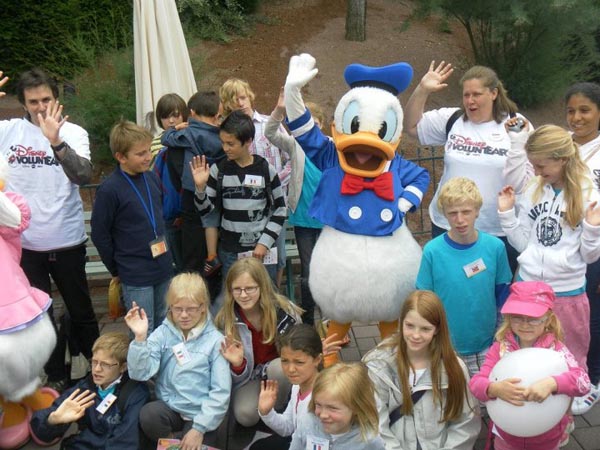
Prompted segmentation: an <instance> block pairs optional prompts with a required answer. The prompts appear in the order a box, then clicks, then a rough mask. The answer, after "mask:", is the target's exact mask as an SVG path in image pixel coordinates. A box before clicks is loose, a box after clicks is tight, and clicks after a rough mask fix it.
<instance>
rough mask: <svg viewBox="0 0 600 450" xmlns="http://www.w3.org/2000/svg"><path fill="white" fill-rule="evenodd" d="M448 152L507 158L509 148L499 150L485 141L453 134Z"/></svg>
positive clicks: (448, 145) (447, 148)
mask: <svg viewBox="0 0 600 450" xmlns="http://www.w3.org/2000/svg"><path fill="white" fill-rule="evenodd" d="M446 150H455V151H457V152H462V153H465V154H468V155H480V154H483V155H496V156H506V155H507V154H508V149H507V148H497V147H492V146H491V145H488V144H487V143H486V142H485V141H476V140H474V139H471V138H470V137H468V136H467V137H465V136H460V135H458V134H451V135H450V139H448V144H447V145H446Z"/></svg>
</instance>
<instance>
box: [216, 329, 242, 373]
mask: <svg viewBox="0 0 600 450" xmlns="http://www.w3.org/2000/svg"><path fill="white" fill-rule="evenodd" d="M221 354H222V355H223V358H225V359H226V360H227V361H229V364H231V365H232V366H233V367H240V366H241V365H242V364H243V362H244V344H242V343H241V342H240V341H238V340H237V339H234V338H233V336H232V335H230V334H228V335H227V336H226V337H225V339H224V340H223V342H221Z"/></svg>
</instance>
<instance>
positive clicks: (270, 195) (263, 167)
mask: <svg viewBox="0 0 600 450" xmlns="http://www.w3.org/2000/svg"><path fill="white" fill-rule="evenodd" d="M260 168H261V171H262V176H263V178H264V180H265V191H266V193H267V208H269V209H271V207H272V206H273V204H274V203H275V201H274V199H273V187H272V186H271V173H270V172H269V161H267V160H266V159H265V158H262V161H261V165H260ZM280 181H281V180H280Z"/></svg>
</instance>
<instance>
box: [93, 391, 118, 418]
mask: <svg viewBox="0 0 600 450" xmlns="http://www.w3.org/2000/svg"><path fill="white" fill-rule="evenodd" d="M116 399H117V397H116V396H115V395H114V394H108V395H107V396H106V397H104V400H102V402H100V404H99V405H98V406H96V411H98V412H99V413H100V414H104V413H105V412H106V411H108V408H110V406H111V405H112V404H113V403H114V402H115V400H116Z"/></svg>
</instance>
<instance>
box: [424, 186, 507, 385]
mask: <svg viewBox="0 0 600 450" xmlns="http://www.w3.org/2000/svg"><path fill="white" fill-rule="evenodd" d="M482 203H483V199H482V197H481V194H480V192H479V189H477V186H476V185H475V183H474V182H473V181H472V180H470V179H468V178H463V177H455V178H451V179H450V180H448V182H447V183H446V184H445V185H444V186H443V187H442V189H441V190H440V195H439V196H438V207H439V208H440V210H441V211H443V213H444V216H445V217H446V219H447V220H448V223H449V225H450V230H449V231H448V232H446V233H444V234H442V235H441V236H438V237H437V238H435V239H433V240H431V241H430V242H428V243H427V244H426V245H425V248H424V249H423V258H422V260H421V266H420V268H419V274H418V275H417V282H416V284H417V286H416V287H417V289H426V290H430V291H433V292H435V293H436V294H437V295H438V297H440V299H441V300H442V303H443V304H444V308H445V310H446V314H447V316H448V325H449V327H450V335H451V337H452V343H453V345H454V348H455V350H456V352H457V353H458V355H459V357H460V358H461V359H462V360H463V361H464V362H465V364H466V365H467V368H468V369H469V375H470V376H473V375H474V374H475V373H477V372H479V369H480V368H481V365H482V364H483V362H484V361H485V355H486V352H487V350H488V348H489V347H490V345H492V342H493V340H494V333H495V331H496V323H497V321H498V318H499V317H500V315H499V310H500V307H501V306H502V304H503V303H504V300H505V299H506V297H507V295H508V286H509V284H510V282H511V279H512V274H511V271H510V267H509V265H508V257H507V255H506V248H505V246H504V244H503V243H502V241H501V240H500V239H498V238H497V237H495V236H492V235H489V234H487V233H484V232H482V231H479V230H477V228H476V227H475V221H476V219H477V217H478V216H479V209H480V208H481V205H482Z"/></svg>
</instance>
